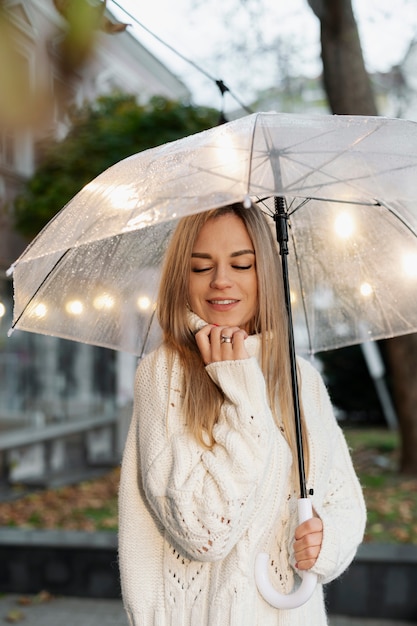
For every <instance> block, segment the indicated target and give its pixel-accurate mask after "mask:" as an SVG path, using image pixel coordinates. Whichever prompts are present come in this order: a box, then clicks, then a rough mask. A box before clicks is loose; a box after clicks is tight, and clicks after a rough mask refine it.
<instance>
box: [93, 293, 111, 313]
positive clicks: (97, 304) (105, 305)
mask: <svg viewBox="0 0 417 626" xmlns="http://www.w3.org/2000/svg"><path fill="white" fill-rule="evenodd" d="M93 306H94V308H95V309H97V311H110V309H112V308H113V307H114V298H113V296H111V295H110V294H108V293H101V294H100V295H99V296H97V297H96V298H94V300H93Z"/></svg>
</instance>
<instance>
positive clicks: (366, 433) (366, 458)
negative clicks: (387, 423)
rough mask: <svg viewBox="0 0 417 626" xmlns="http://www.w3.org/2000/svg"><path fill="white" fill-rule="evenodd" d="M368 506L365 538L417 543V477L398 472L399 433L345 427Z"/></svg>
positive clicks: (366, 539) (387, 541)
mask: <svg viewBox="0 0 417 626" xmlns="http://www.w3.org/2000/svg"><path fill="white" fill-rule="evenodd" d="M345 435H346V439H347V441H348V444H349V446H350V448H351V453H352V458H353V462H354V465H355V469H356V471H357V473H358V476H359V478H360V481H361V484H362V487H363V490H364V496H365V501H366V505H367V509H368V522H367V528H366V535H365V541H367V542H380V543H413V544H417V477H410V476H404V475H401V474H399V473H398V460H399V450H400V441H399V437H398V433H396V432H392V431H388V430H385V429H382V428H381V429H372V430H367V429H355V430H350V429H346V430H345Z"/></svg>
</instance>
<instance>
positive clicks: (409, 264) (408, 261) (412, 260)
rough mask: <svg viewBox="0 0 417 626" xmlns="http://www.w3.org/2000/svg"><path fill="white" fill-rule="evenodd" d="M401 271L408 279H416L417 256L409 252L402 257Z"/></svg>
mask: <svg viewBox="0 0 417 626" xmlns="http://www.w3.org/2000/svg"><path fill="white" fill-rule="evenodd" d="M402 265H403V270H404V273H405V274H406V276H408V277H409V278H417V254H416V253H415V252H410V253H408V254H405V255H404V256H403V260H402Z"/></svg>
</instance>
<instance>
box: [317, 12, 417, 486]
mask: <svg viewBox="0 0 417 626" xmlns="http://www.w3.org/2000/svg"><path fill="white" fill-rule="evenodd" d="M308 3H309V5H310V6H311V8H312V9H313V11H314V13H315V14H316V16H317V17H318V18H319V20H320V24H321V48H322V59H323V82H324V87H325V90H326V94H327V98H328V101H329V104H330V108H331V110H332V112H333V113H336V114H352V115H377V108H376V104H375V99H374V96H373V93H372V87H371V81H370V78H369V75H368V74H367V72H366V69H365V64H364V60H363V54H362V48H361V44H360V40H359V34H358V29H357V25H356V22H355V18H354V15H353V10H352V3H351V0H308ZM385 343H386V350H385V353H386V356H387V360H388V364H389V369H390V375H391V381H392V390H393V396H394V404H395V406H396V409H397V415H398V421H399V428H400V435H401V459H400V471H401V472H404V473H408V474H413V475H417V383H416V375H417V335H415V334H414V335H404V336H402V337H395V338H394V339H389V340H387V341H386V342H385Z"/></svg>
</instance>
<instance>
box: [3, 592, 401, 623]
mask: <svg viewBox="0 0 417 626" xmlns="http://www.w3.org/2000/svg"><path fill="white" fill-rule="evenodd" d="M23 598H27V600H26V604H25V603H23V604H21V603H20V600H21V599H22V596H18V595H15V594H7V595H4V596H2V597H0V624H2V623H14V624H20V623H21V624H22V626H57V624H65V626H128V623H127V619H126V616H125V613H124V609H123V606H122V603H121V601H119V600H103V599H94V598H67V597H65V598H64V597H60V598H51V599H49V600H48V599H42V597H41V596H40V595H39V596H23ZM196 626H198V625H196ZM306 626H307V625H306ZM311 626H314V625H311ZM330 626H411V623H410V622H398V621H386V620H374V619H362V618H351V617H336V616H333V617H330Z"/></svg>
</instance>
